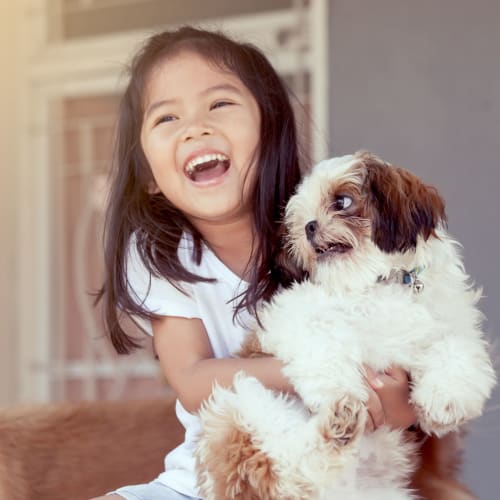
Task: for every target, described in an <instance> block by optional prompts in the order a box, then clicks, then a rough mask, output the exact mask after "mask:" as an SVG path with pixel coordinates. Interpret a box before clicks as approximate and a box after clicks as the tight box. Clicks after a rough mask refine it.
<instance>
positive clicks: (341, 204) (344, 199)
mask: <svg viewBox="0 0 500 500" xmlns="http://www.w3.org/2000/svg"><path fill="white" fill-rule="evenodd" d="M351 205H352V198H351V197H350V196H346V195H340V196H335V201H334V202H333V205H332V208H333V209H334V210H345V209H346V208H349V207H350V206H351Z"/></svg>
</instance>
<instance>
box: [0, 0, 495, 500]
mask: <svg viewBox="0 0 500 500" xmlns="http://www.w3.org/2000/svg"><path fill="white" fill-rule="evenodd" d="M184 23H190V24H196V25H198V26H204V27H210V28H220V29H223V30H224V31H226V32H227V33H229V34H230V35H232V36H233V37H235V38H239V39H242V40H248V41H251V42H253V43H255V44H256V45H258V46H259V47H261V48H262V50H263V51H264V52H265V53H266V54H267V55H268V57H269V58H270V59H271V61H272V63H273V64H274V65H275V67H276V68H277V69H278V71H279V72H280V73H281V74H282V75H283V77H284V78H285V79H286V81H287V83H288V85H289V87H290V88H291V89H292V91H293V93H294V95H295V96H296V97H297V101H295V104H296V111H297V114H298V119H299V123H300V124H301V125H300V135H301V138H302V140H303V143H304V145H305V147H306V148H307V149H308V150H309V152H310V155H311V157H312V158H314V159H316V160H318V159H321V158H324V157H326V156H328V155H339V154H345V153H350V152H353V151H355V150H358V149H368V150H371V151H373V152H375V153H376V154H378V155H379V156H381V157H383V158H384V159H386V160H387V161H390V162H391V163H396V164H399V165H401V166H404V167H406V168H408V169H410V170H413V171H414V172H415V173H417V174H418V175H420V176H421V177H422V178H423V179H424V180H425V181H427V182H429V183H432V184H434V185H436V186H437V187H438V188H439V189H440V191H441V192H442V193H443V195H444V196H445V198H446V200H447V211H448V217H449V228H450V232H451V233H452V234H453V235H454V236H456V237H457V239H459V240H460V241H461V242H462V243H463V245H464V249H463V253H464V257H465V263H466V267H467V269H468V271H469V273H470V274H471V276H472V278H473V279H474V280H475V281H476V282H477V283H479V284H481V285H482V286H483V287H484V295H485V297H484V299H483V301H482V310H483V311H484V312H485V314H486V317H487V322H486V329H487V331H488V332H489V334H490V335H491V337H492V338H493V339H496V338H498V335H499V333H498V332H499V330H500V307H499V297H500V266H499V263H498V257H495V255H498V253H499V243H500V235H499V229H500V227H499V223H498V217H499V216H500V201H499V197H498V195H497V189H498V188H499V187H500V169H499V163H500V161H499V155H498V143H499V142H500V58H499V56H498V52H499V50H500V30H499V29H498V27H499V23H500V3H498V2H497V1H495V0H476V1H475V2H469V1H467V0H441V1H440V2H435V1H432V0H420V1H419V2H412V1H410V0H377V1H372V0H309V1H306V0H252V2H250V1H248V2H247V1H241V2H234V1H232V0H213V1H208V0H17V1H16V2H10V0H0V63H1V66H0V68H1V72H2V74H1V78H0V110H1V111H0V172H1V174H0V175H1V177H0V214H1V217H2V232H1V233H0V234H1V235H0V238H1V240H0V243H1V254H0V255H1V260H0V276H1V281H0V317H1V318H2V327H1V334H0V406H7V405H13V404H19V403H32V402H49V401H62V400H94V399H123V398H139V397H145V396H148V395H157V394H161V393H162V392H164V391H166V390H168V389H167V388H166V386H165V383H164V381H163V380H162V379H161V376H160V374H159V370H158V366H157V363H156V361H155V360H154V356H153V354H152V350H151V345H150V340H148V339H146V340H145V347H146V348H145V349H144V350H141V352H138V353H135V354H133V355H131V356H122V357H118V356H117V355H115V354H114V353H113V352H112V350H111V348H110V346H109V345H108V343H107V341H106V340H105V339H104V337H103V329H102V323H101V321H100V314H99V310H98V309H95V308H93V306H92V296H91V293H92V292H95V291H96V290H97V288H98V287H99V285H100V279H101V273H102V254H101V236H100V234H101V231H102V224H103V206H104V200H105V197H106V179H107V174H108V171H109V167H110V155H111V151H112V141H113V133H114V126H115V122H116V111H117V105H118V101H119V96H120V93H121V91H122V89H123V87H124V84H125V78H124V68H125V66H126V63H127V62H128V60H129V58H130V56H131V54H132V53H133V52H134V50H135V49H136V48H137V47H138V46H139V44H140V42H141V41H142V40H143V39H144V38H145V37H147V36H148V35H149V34H151V33H152V32H153V31H156V30H159V29H164V28H167V27H175V26H178V25H181V24H184ZM497 352H498V351H497ZM450 356H453V353H450ZM499 417H500V393H499V391H496V392H495V394H494V397H493V398H492V400H491V401H490V403H489V405H488V408H487V410H486V413H485V415H484V416H483V417H482V418H481V419H479V420H478V421H477V422H475V423H474V424H473V425H472V426H470V428H469V434H468V438H467V441H466V449H465V459H464V461H465V464H464V480H465V482H466V484H467V485H468V486H469V487H470V488H471V489H472V490H473V491H474V492H475V493H476V495H477V496H478V498H481V499H483V498H484V499H493V498H497V491H499V490H500V477H499V474H498V472H497V469H498V466H497V463H498V453H497V449H498V448H500V418H499Z"/></svg>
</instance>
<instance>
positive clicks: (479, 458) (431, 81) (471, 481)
mask: <svg viewBox="0 0 500 500" xmlns="http://www.w3.org/2000/svg"><path fill="white" fill-rule="evenodd" d="M499 19H500V3H498V2H495V1H494V0H489V1H488V0H478V1H476V2H468V1H466V0H442V1H440V2H435V1H432V0H420V1H419V2H410V1H409V0H407V1H401V0H377V1H376V2H369V1H363V0H332V2H331V47H330V50H331V57H332V66H331V96H332V101H331V117H332V122H331V125H332V129H331V150H330V151H331V152H332V153H334V154H344V153H348V152H351V151H354V150H357V149H369V150H371V151H373V152H376V153H377V154H378V155H380V156H381V157H383V158H385V159H386V160H388V161H391V162H393V163H397V164H399V165H401V166H405V167H407V168H409V169H411V170H413V171H415V172H416V173H417V174H419V175H420V176H421V177H423V178H424V180H426V181H427V182H429V183H432V184H435V185H436V186H437V187H438V188H439V189H440V190H441V192H442V193H443V194H444V196H445V198H446V200H447V211H448V217H449V229H450V231H451V233H452V234H453V235H455V236H456V237H457V238H458V239H459V240H460V241H461V242H462V243H463V244H464V256H465V263H466V267H467V269H468V271H469V273H470V274H471V275H472V277H473V278H474V279H475V280H476V281H477V283H480V284H481V285H483V286H484V293H485V298H484V299H483V301H482V303H481V306H482V309H483V311H484V312H485V313H486V315H487V317H488V322H487V330H488V332H490V333H491V334H492V336H493V337H496V338H497V339H498V338H499V335H500V308H499V307H498V301H499V297H500V266H499V263H498V262H499V258H498V253H499V251H498V249H499V244H500V235H499V223H498V216H499V215H500V197H499V196H498V194H497V191H498V188H499V187H500V169H499V163H500V161H499V155H498V143H499V139H500V62H499V61H500V58H499V56H498V50H499V48H500V30H499V29H498V20H499ZM499 403H500V392H499V391H498V390H497V391H496V392H495V395H494V398H493V400H492V401H491V402H490V404H489V410H488V411H487V413H486V415H485V416H484V417H483V418H481V419H480V420H479V421H478V422H477V423H476V424H475V425H473V426H472V427H471V428H470V433H469V437H468V440H467V446H466V453H465V479H466V482H467V484H468V485H469V486H470V487H471V488H472V489H473V490H474V492H475V493H476V494H477V495H478V497H479V498H481V499H491V498H497V497H498V491H500V475H499V474H498V452H497V450H498V449H499V448H500V426H499V424H498V421H499V416H500V407H499ZM495 407H496V408H495Z"/></svg>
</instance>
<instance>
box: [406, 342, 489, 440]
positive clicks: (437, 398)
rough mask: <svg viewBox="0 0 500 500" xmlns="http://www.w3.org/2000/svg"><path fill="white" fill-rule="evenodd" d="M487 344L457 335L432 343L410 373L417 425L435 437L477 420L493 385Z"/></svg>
mask: <svg viewBox="0 0 500 500" xmlns="http://www.w3.org/2000/svg"><path fill="white" fill-rule="evenodd" d="M486 346H487V344H486V343H485V342H484V341H483V340H481V339H480V338H479V336H478V335H469V336H465V335H460V334H459V333H457V332H454V334H450V335H448V336H447V337H443V338H441V339H439V340H437V341H435V342H434V343H433V345H432V346H431V347H430V348H429V349H428V350H427V352H426V354H425V356H424V359H423V362H422V363H419V366H418V368H416V370H415V371H412V374H411V375H412V384H413V388H412V396H411V399H412V402H413V404H414V405H415V408H416V410H417V413H418V417H419V423H420V426H421V427H422V429H423V430H424V431H425V432H427V433H429V434H430V433H434V434H436V435H438V436H441V435H443V434H446V433H447V432H450V431H453V430H457V428H458V427H459V426H460V425H461V424H463V423H464V422H466V421H468V420H470V419H472V418H475V417H477V416H479V415H480V414H481V412H482V410H483V406H484V403H485V401H486V400H487V398H488V397H489V395H490V394H491V390H492V388H493V386H494V384H495V373H494V370H493V367H492V365H491V362H490V358H489V355H488V352H487V347H486Z"/></svg>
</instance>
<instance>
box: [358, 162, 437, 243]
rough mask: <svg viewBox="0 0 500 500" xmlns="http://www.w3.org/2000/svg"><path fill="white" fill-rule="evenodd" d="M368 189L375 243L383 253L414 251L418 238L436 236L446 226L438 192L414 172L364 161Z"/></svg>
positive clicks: (425, 238) (381, 163) (366, 187)
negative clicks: (437, 228)
mask: <svg viewBox="0 0 500 500" xmlns="http://www.w3.org/2000/svg"><path fill="white" fill-rule="evenodd" d="M363 163H364V164H365V166H366V169H367V175H366V180H365V183H366V184H365V189H366V192H367V194H368V202H369V206H370V207H371V210H372V239H373V242H374V243H375V244H376V245H377V246H378V247H379V248H380V249H381V250H383V251H384V252H389V253H391V252H404V251H406V250H410V249H414V248H415V247H416V245H417V238H418V236H422V237H423V238H424V240H427V239H428V238H429V236H431V235H434V236H435V234H436V233H435V229H436V227H437V226H438V225H439V224H443V225H444V224H446V214H445V204H444V200H443V198H442V197H441V196H440V195H439V193H438V192H437V190H436V188H434V187H432V186H428V185H426V184H424V183H423V182H422V181H420V179H419V178H418V177H417V176H415V175H413V174H412V173H411V172H408V171H407V170H404V169H402V168H398V167H392V166H390V165H388V164H385V163H383V162H381V161H380V160H378V159H376V158H375V157H373V158H365V159H364V162H363Z"/></svg>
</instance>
